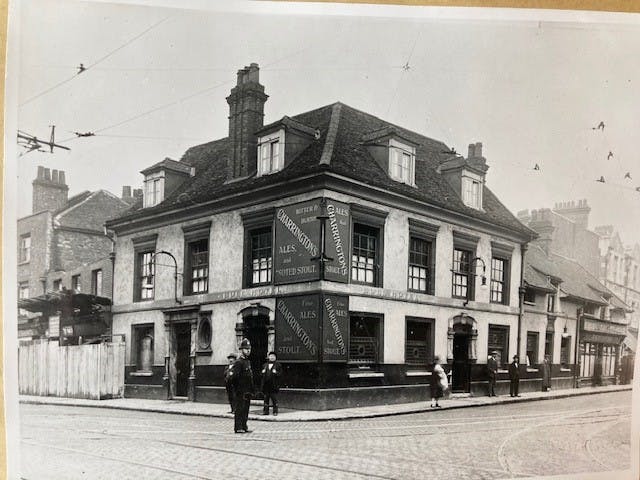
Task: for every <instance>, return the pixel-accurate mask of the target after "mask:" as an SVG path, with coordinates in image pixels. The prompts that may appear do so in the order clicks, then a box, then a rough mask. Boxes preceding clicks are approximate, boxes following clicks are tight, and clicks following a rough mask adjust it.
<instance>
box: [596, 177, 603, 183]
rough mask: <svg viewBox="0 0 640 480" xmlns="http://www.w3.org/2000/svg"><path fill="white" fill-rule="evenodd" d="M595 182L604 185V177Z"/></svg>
mask: <svg viewBox="0 0 640 480" xmlns="http://www.w3.org/2000/svg"><path fill="white" fill-rule="evenodd" d="M596 182H600V183H604V177H602V176H601V177H600V178H599V179H598V180H596Z"/></svg>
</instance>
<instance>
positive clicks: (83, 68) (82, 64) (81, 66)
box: [77, 63, 86, 75]
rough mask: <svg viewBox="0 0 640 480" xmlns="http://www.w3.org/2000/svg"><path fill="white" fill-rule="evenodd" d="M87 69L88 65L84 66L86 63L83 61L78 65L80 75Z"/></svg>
mask: <svg viewBox="0 0 640 480" xmlns="http://www.w3.org/2000/svg"><path fill="white" fill-rule="evenodd" d="M85 70H86V67H85V66H84V63H81V64H80V66H79V67H78V73H77V74H78V75H80V74H81V73H82V72H84V71H85Z"/></svg>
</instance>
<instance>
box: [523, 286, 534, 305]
mask: <svg viewBox="0 0 640 480" xmlns="http://www.w3.org/2000/svg"><path fill="white" fill-rule="evenodd" d="M524 301H525V303H536V291H535V290H534V289H533V288H529V287H527V288H525V290H524Z"/></svg>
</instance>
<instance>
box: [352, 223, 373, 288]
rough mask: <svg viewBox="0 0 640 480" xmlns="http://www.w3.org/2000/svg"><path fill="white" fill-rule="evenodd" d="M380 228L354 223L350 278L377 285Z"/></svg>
mask: <svg viewBox="0 0 640 480" xmlns="http://www.w3.org/2000/svg"><path fill="white" fill-rule="evenodd" d="M379 237H380V230H379V229H377V228H375V227H370V226H368V225H362V224H359V223H354V225H353V245H352V249H351V280H352V281H354V282H358V283H368V284H371V285H377V282H378V261H379Z"/></svg>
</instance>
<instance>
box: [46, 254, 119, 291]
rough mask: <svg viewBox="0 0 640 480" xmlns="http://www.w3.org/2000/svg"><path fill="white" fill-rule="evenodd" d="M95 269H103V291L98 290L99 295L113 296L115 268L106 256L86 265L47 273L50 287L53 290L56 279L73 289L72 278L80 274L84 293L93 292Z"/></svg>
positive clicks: (81, 289) (81, 288) (65, 286)
mask: <svg viewBox="0 0 640 480" xmlns="http://www.w3.org/2000/svg"><path fill="white" fill-rule="evenodd" d="M94 270H102V291H101V292H98V295H99V296H101V297H107V298H111V278H112V275H113V273H112V272H113V269H112V267H111V260H110V259H109V258H104V259H102V260H98V261H96V262H92V263H89V264H85V265H79V266H77V267H75V268H71V269H68V270H64V271H51V272H49V274H48V275H47V286H48V289H49V290H51V288H52V285H53V282H54V281H56V280H61V281H62V283H61V284H62V286H63V287H64V288H67V289H71V287H72V278H73V277H74V276H75V275H80V291H81V292H82V293H92V272H93V271H94Z"/></svg>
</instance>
